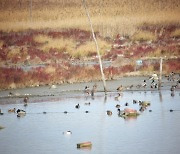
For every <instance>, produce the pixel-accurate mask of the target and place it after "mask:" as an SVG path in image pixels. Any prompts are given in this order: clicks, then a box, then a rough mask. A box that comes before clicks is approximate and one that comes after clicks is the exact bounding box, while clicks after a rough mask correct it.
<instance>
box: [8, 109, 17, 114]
mask: <svg viewBox="0 0 180 154" xmlns="http://www.w3.org/2000/svg"><path fill="white" fill-rule="evenodd" d="M8 112H14V113H15V112H16V108H14V109H9V110H8Z"/></svg>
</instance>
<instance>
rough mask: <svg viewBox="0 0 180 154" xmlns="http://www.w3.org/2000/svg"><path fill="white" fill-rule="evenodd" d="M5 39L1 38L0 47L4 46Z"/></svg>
mask: <svg viewBox="0 0 180 154" xmlns="http://www.w3.org/2000/svg"><path fill="white" fill-rule="evenodd" d="M3 44H4V41H2V40H0V48H1V47H2V46H3Z"/></svg>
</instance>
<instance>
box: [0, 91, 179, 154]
mask: <svg viewBox="0 0 180 154" xmlns="http://www.w3.org/2000/svg"><path fill="white" fill-rule="evenodd" d="M115 96H117V93H108V95H107V97H106V98H105V97H104V94H103V93H100V92H99V93H97V94H95V97H94V99H92V98H91V97H85V96H84V95H83V94H78V93H74V94H72V95H71V97H69V96H68V95H66V96H64V95H63V97H60V96H58V97H43V98H42V97H41V98H38V97H37V98H30V102H31V103H29V104H28V106H27V107H24V106H23V104H22V99H19V100H17V99H16V100H14V101H15V102H14V103H12V104H1V105H0V108H1V109H2V111H3V112H4V115H1V116H0V125H1V126H5V129H2V130H0V153H1V154H21V153H23V154H41V153H42V154H50V153H55V154H56V153H60V154H81V153H82V154H83V153H88V154H118V153H122V154H130V153H138V154H144V153H146V154H169V153H172V154H179V151H180V122H179V119H180V99H179V98H180V95H179V91H176V92H175V95H174V96H173V97H172V96H171V94H170V91H169V90H163V91H161V93H159V92H158V91H154V92H151V91H147V92H124V93H123V97H122V98H121V99H120V101H116V100H115V99H114V97H115ZM133 99H136V100H147V101H150V102H151V106H150V107H148V109H147V110H146V111H144V112H143V113H141V115H139V116H138V117H137V118H131V119H124V118H122V117H119V116H118V115H117V109H116V107H115V105H116V104H120V105H121V109H124V108H125V106H124V104H125V103H126V102H128V103H129V106H128V107H129V108H134V109H139V106H138V105H137V104H133V103H132V101H133ZM1 101H2V100H1ZM11 101H12V102H13V99H12V100H11ZM18 101H19V103H18ZM88 102H90V103H91V104H90V105H85V103H88ZM77 103H79V104H80V108H79V109H76V108H75V105H76V104H77ZM14 107H15V108H21V109H24V110H26V112H27V114H26V116H25V117H21V118H17V116H16V114H14V113H8V112H7V111H8V109H10V108H14ZM150 109H151V110H152V112H149V110H150ZM170 109H173V110H175V111H173V112H170V111H169V110H170ZM107 110H111V111H112V112H113V114H112V116H108V115H107V114H106V111H107ZM44 111H46V112H47V113H46V114H43V112H44ZM64 111H68V114H64V113H63V112H64ZM85 111H89V113H85ZM67 130H70V131H71V132H72V134H71V135H64V134H63V132H64V131H67ZM86 141H91V142H92V148H91V149H77V148H76V144H77V143H81V142H86Z"/></svg>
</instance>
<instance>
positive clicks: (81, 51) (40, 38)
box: [34, 35, 111, 58]
mask: <svg viewBox="0 0 180 154" xmlns="http://www.w3.org/2000/svg"><path fill="white" fill-rule="evenodd" d="M34 40H35V41H36V42H38V43H41V44H42V45H41V47H40V49H41V50H43V51H45V52H48V51H49V50H50V49H51V48H56V49H58V50H59V51H63V52H67V53H69V54H70V55H72V56H73V57H76V58H80V57H87V56H89V55H91V54H93V53H96V46H95V44H94V42H93V41H88V42H86V43H85V44H82V45H80V46H79V47H76V42H75V41H74V40H72V39H63V38H58V39H57V38H51V37H48V36H45V35H37V36H35V37H34ZM97 41H98V45H99V50H100V54H101V55H103V54H104V53H105V51H106V50H108V49H110V48H111V45H110V44H109V43H107V42H105V41H103V40H100V39H98V40H97Z"/></svg>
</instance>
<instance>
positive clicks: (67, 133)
mask: <svg viewBox="0 0 180 154" xmlns="http://www.w3.org/2000/svg"><path fill="white" fill-rule="evenodd" d="M63 134H65V135H71V134H72V132H71V131H70V130H68V131H65V132H63Z"/></svg>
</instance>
